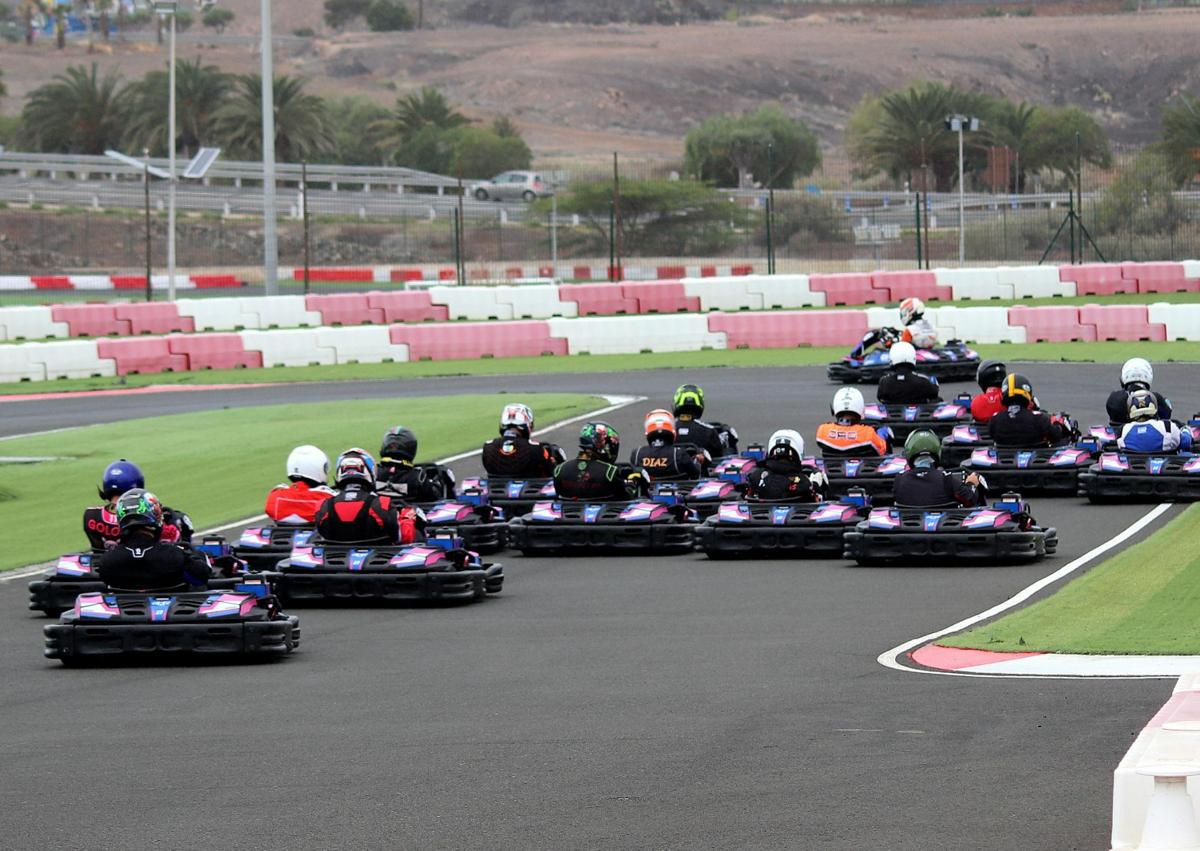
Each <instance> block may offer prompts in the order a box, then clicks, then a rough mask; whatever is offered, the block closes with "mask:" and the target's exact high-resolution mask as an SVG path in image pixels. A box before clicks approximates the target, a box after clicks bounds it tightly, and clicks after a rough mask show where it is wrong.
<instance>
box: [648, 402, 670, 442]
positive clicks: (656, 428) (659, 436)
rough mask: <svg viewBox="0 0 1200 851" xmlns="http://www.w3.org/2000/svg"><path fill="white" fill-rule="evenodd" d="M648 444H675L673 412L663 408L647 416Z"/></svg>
mask: <svg viewBox="0 0 1200 851" xmlns="http://www.w3.org/2000/svg"><path fill="white" fill-rule="evenodd" d="M645 425H646V442H647V443H653V442H654V441H656V440H660V441H662V442H663V443H674V442H675V418H674V417H673V416H671V412H670V411H668V410H665V409H663V408H656V409H655V410H653V411H651V412H650V413H648V414H646V423H645Z"/></svg>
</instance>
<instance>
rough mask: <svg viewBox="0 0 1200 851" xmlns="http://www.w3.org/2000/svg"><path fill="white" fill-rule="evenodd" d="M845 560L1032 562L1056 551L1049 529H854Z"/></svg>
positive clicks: (847, 539)
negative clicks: (958, 530)
mask: <svg viewBox="0 0 1200 851" xmlns="http://www.w3.org/2000/svg"><path fill="white" fill-rule="evenodd" d="M844 540H845V544H846V547H845V557H846V558H848V559H853V560H855V561H857V562H859V563H860V564H864V563H872V562H881V561H905V562H929V561H930V560H931V559H936V560H938V561H939V562H941V563H945V562H946V561H981V562H993V563H997V564H1001V563H1007V562H1021V561H1036V560H1037V559H1039V558H1042V557H1043V556H1046V555H1052V554H1053V553H1054V551H1055V550H1056V549H1057V547H1058V531H1057V530H1056V529H1054V528H1053V527H1047V528H1044V529H1034V530H1030V531H1027V532H1019V531H1012V532H941V533H938V532H905V531H890V530H880V529H869V530H862V529H855V530H852V531H848V532H846V534H845V537H844Z"/></svg>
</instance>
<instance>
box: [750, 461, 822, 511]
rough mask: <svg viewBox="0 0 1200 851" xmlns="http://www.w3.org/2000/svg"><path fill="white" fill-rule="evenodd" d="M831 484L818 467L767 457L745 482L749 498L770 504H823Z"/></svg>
mask: <svg viewBox="0 0 1200 851" xmlns="http://www.w3.org/2000/svg"><path fill="white" fill-rule="evenodd" d="M828 484H829V482H828V480H827V479H826V478H825V474H824V473H823V472H821V471H820V470H818V469H817V468H816V467H810V466H807V465H805V464H797V463H795V462H792V461H787V460H785V459H783V458H768V459H767V460H766V463H764V464H763V466H761V467H758V468H756V469H755V470H754V471H752V472H751V473H750V476H749V478H748V479H746V496H748V497H750V498H751V499H761V500H769V501H771V502H820V501H821V500H822V499H824V498H825V491H826V488H827V486H828Z"/></svg>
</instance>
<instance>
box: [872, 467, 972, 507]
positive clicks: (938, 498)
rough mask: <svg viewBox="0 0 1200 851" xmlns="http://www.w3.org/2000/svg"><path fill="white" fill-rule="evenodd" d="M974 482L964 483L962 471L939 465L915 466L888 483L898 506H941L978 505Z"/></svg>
mask: <svg viewBox="0 0 1200 851" xmlns="http://www.w3.org/2000/svg"><path fill="white" fill-rule="evenodd" d="M981 496H982V494H981V493H980V490H979V487H978V486H977V485H972V484H968V483H967V481H966V478H965V476H964V475H963V474H962V473H957V472H956V473H951V472H949V471H947V470H943V469H941V468H940V467H918V468H916V469H913V470H909V471H907V472H905V473H901V474H900V475H899V476H897V477H896V483H895V484H894V485H893V486H892V498H893V501H894V502H895V503H896V505H897V506H900V507H902V508H944V507H955V506H959V505H963V506H975V505H979V504H980V497H981Z"/></svg>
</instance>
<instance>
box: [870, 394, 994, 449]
mask: <svg viewBox="0 0 1200 851" xmlns="http://www.w3.org/2000/svg"><path fill="white" fill-rule="evenodd" d="M863 422H864V423H866V424H867V425H869V426H874V427H875V428H881V427H883V426H887V427H888V428H890V429H891V430H892V434H893V436H894V437H895V439H896V440H897V441H899V442H900V443H903V442H904V438H906V437H908V436H909V435H910V434H911V433H912V432H914V431H916V430H917V429H927V430H929V431H932V432H933V433H934V434H936V435H938V437H945V436H946V435H948V434H950V433H951V432H952V431H953V430H954V427H955V426H958V425H963V424H967V423H970V422H972V417H971V400H970V398H969V397H968V398H965V399H964V398H962V397H959V398H957V399H954V400H952V401H950V402H926V403H924V404H921V405H883V404H880V403H878V402H873V403H871V404H869V405H867V408H866V411H865V412H864V414H863Z"/></svg>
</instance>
